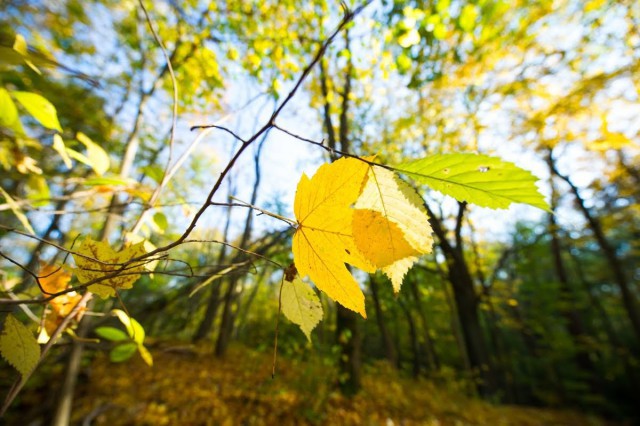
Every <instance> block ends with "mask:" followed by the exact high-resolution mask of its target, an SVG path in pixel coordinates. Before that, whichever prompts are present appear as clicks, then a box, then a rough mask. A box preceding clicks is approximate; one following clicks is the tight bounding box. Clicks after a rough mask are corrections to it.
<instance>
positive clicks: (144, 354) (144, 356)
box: [138, 345, 153, 367]
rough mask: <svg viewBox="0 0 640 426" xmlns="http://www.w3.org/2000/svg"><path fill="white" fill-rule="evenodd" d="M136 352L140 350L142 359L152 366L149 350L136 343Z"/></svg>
mask: <svg viewBox="0 0 640 426" xmlns="http://www.w3.org/2000/svg"><path fill="white" fill-rule="evenodd" d="M138 352H140V356H141V357H142V360H143V361H144V362H145V363H146V364H147V365H148V366H149V367H153V357H152V356H151V352H149V350H148V349H147V348H145V347H144V346H143V345H138Z"/></svg>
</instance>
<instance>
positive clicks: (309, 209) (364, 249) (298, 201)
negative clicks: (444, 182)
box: [293, 158, 432, 317]
mask: <svg viewBox="0 0 640 426" xmlns="http://www.w3.org/2000/svg"><path fill="white" fill-rule="evenodd" d="M421 205H422V202H421V201H420V199H419V197H418V195H417V194H415V192H413V190H412V189H411V188H409V187H408V185H406V184H405V183H404V182H402V181H400V180H399V178H398V177H397V176H395V175H394V173H393V172H391V171H389V170H385V169H382V168H380V167H378V166H371V165H369V164H368V163H366V162H365V161H361V160H357V159H353V158H343V159H340V160H338V161H336V162H334V163H332V164H325V165H323V166H321V167H320V168H319V169H318V171H317V172H316V174H315V175H314V176H313V178H311V179H309V178H307V177H306V176H304V175H303V176H302V178H301V180H300V182H299V184H298V189H297V192H296V198H295V203H294V211H295V214H296V218H297V220H298V229H297V231H296V233H295V235H294V237H293V255H294V259H295V265H296V267H297V268H298V271H299V272H300V275H301V276H302V277H304V276H309V278H310V279H311V281H313V282H314V283H315V285H316V286H317V287H318V288H319V289H320V290H322V291H323V292H325V293H326V294H327V295H328V296H329V297H331V298H332V299H334V300H335V301H337V302H338V303H340V304H341V305H343V306H344V307H346V308H349V309H351V310H354V311H356V312H358V313H360V314H361V315H362V316H363V317H364V316H366V313H365V309H364V294H363V293H362V290H361V289H360V286H359V285H358V283H357V282H356V280H355V279H354V278H353V276H352V275H351V273H350V272H349V270H348V269H347V267H346V265H345V264H350V265H353V266H355V267H357V268H360V269H362V270H363V271H365V272H375V270H376V269H382V270H383V271H384V272H385V273H386V274H387V275H388V276H389V277H390V278H391V280H392V282H393V285H394V289H396V291H397V290H398V289H399V288H400V284H401V283H402V278H403V276H404V274H405V273H406V271H407V270H408V269H409V268H410V267H411V265H412V264H413V262H414V261H415V260H416V259H417V256H419V255H420V254H422V253H428V252H429V251H431V244H432V239H431V236H430V234H431V228H430V227H429V224H428V219H427V216H426V212H425V211H424V209H423V208H422V207H421ZM419 216H422V217H419Z"/></svg>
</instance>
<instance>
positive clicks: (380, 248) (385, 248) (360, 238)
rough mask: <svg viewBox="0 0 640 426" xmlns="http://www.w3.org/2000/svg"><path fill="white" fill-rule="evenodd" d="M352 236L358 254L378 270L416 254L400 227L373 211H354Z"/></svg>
mask: <svg viewBox="0 0 640 426" xmlns="http://www.w3.org/2000/svg"><path fill="white" fill-rule="evenodd" d="M353 236H354V239H355V242H356V246H357V247H358V249H359V250H360V252H361V253H362V254H363V255H364V256H365V257H366V258H367V259H368V260H369V261H371V263H372V264H373V265H375V266H377V267H378V268H382V267H385V266H388V265H391V264H392V263H394V262H395V261H396V260H398V259H402V258H405V257H408V256H414V255H417V254H418V252H417V251H416V250H415V249H414V248H413V247H411V245H410V244H409V243H408V242H407V240H406V239H405V238H404V234H403V233H402V230H401V229H400V227H399V226H398V225H396V224H395V223H393V222H391V221H390V220H388V219H387V218H386V217H385V216H384V215H383V214H382V213H380V212H377V211H374V210H355V211H354V213H353Z"/></svg>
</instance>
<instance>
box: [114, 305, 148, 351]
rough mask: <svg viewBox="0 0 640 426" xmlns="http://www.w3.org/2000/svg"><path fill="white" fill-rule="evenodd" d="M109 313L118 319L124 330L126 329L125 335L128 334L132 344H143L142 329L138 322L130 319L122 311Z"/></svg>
mask: <svg viewBox="0 0 640 426" xmlns="http://www.w3.org/2000/svg"><path fill="white" fill-rule="evenodd" d="M111 312H112V313H113V314H115V315H116V316H117V317H118V319H119V320H120V322H121V323H122V324H124V326H125V328H126V329H127V333H129V336H130V337H131V338H132V339H133V341H134V342H136V343H138V344H140V345H141V344H142V343H144V337H145V333H144V328H142V326H141V325H140V323H139V322H138V321H136V320H135V319H133V318H131V317H130V316H129V315H127V313H126V312H125V311H123V310H120V309H113V310H112V311H111Z"/></svg>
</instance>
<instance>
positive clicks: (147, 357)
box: [94, 309, 153, 366]
mask: <svg viewBox="0 0 640 426" xmlns="http://www.w3.org/2000/svg"><path fill="white" fill-rule="evenodd" d="M111 313H112V314H114V315H115V316H116V317H118V319H119V320H120V322H121V323H122V324H123V325H124V327H125V328H126V330H127V332H126V333H125V332H124V331H122V330H120V329H118V328H115V327H98V328H96V329H95V330H94V331H95V333H96V334H97V335H98V336H100V337H101V338H103V339H106V340H109V341H111V342H114V343H116V346H115V347H114V348H113V349H111V352H110V353H109V359H111V361H113V362H122V361H126V360H128V359H129V358H131V356H133V354H135V353H136V352H139V353H140V356H141V357H142V359H143V361H144V362H145V363H146V364H147V365H149V366H152V365H153V358H152V357H151V353H149V350H148V349H147V348H146V347H145V346H144V338H145V332H144V329H143V328H142V326H141V325H140V323H139V322H138V321H136V320H135V319H133V318H131V317H130V316H129V315H127V313H126V312H124V311H122V310H120V309H114V310H112V311H111Z"/></svg>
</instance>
